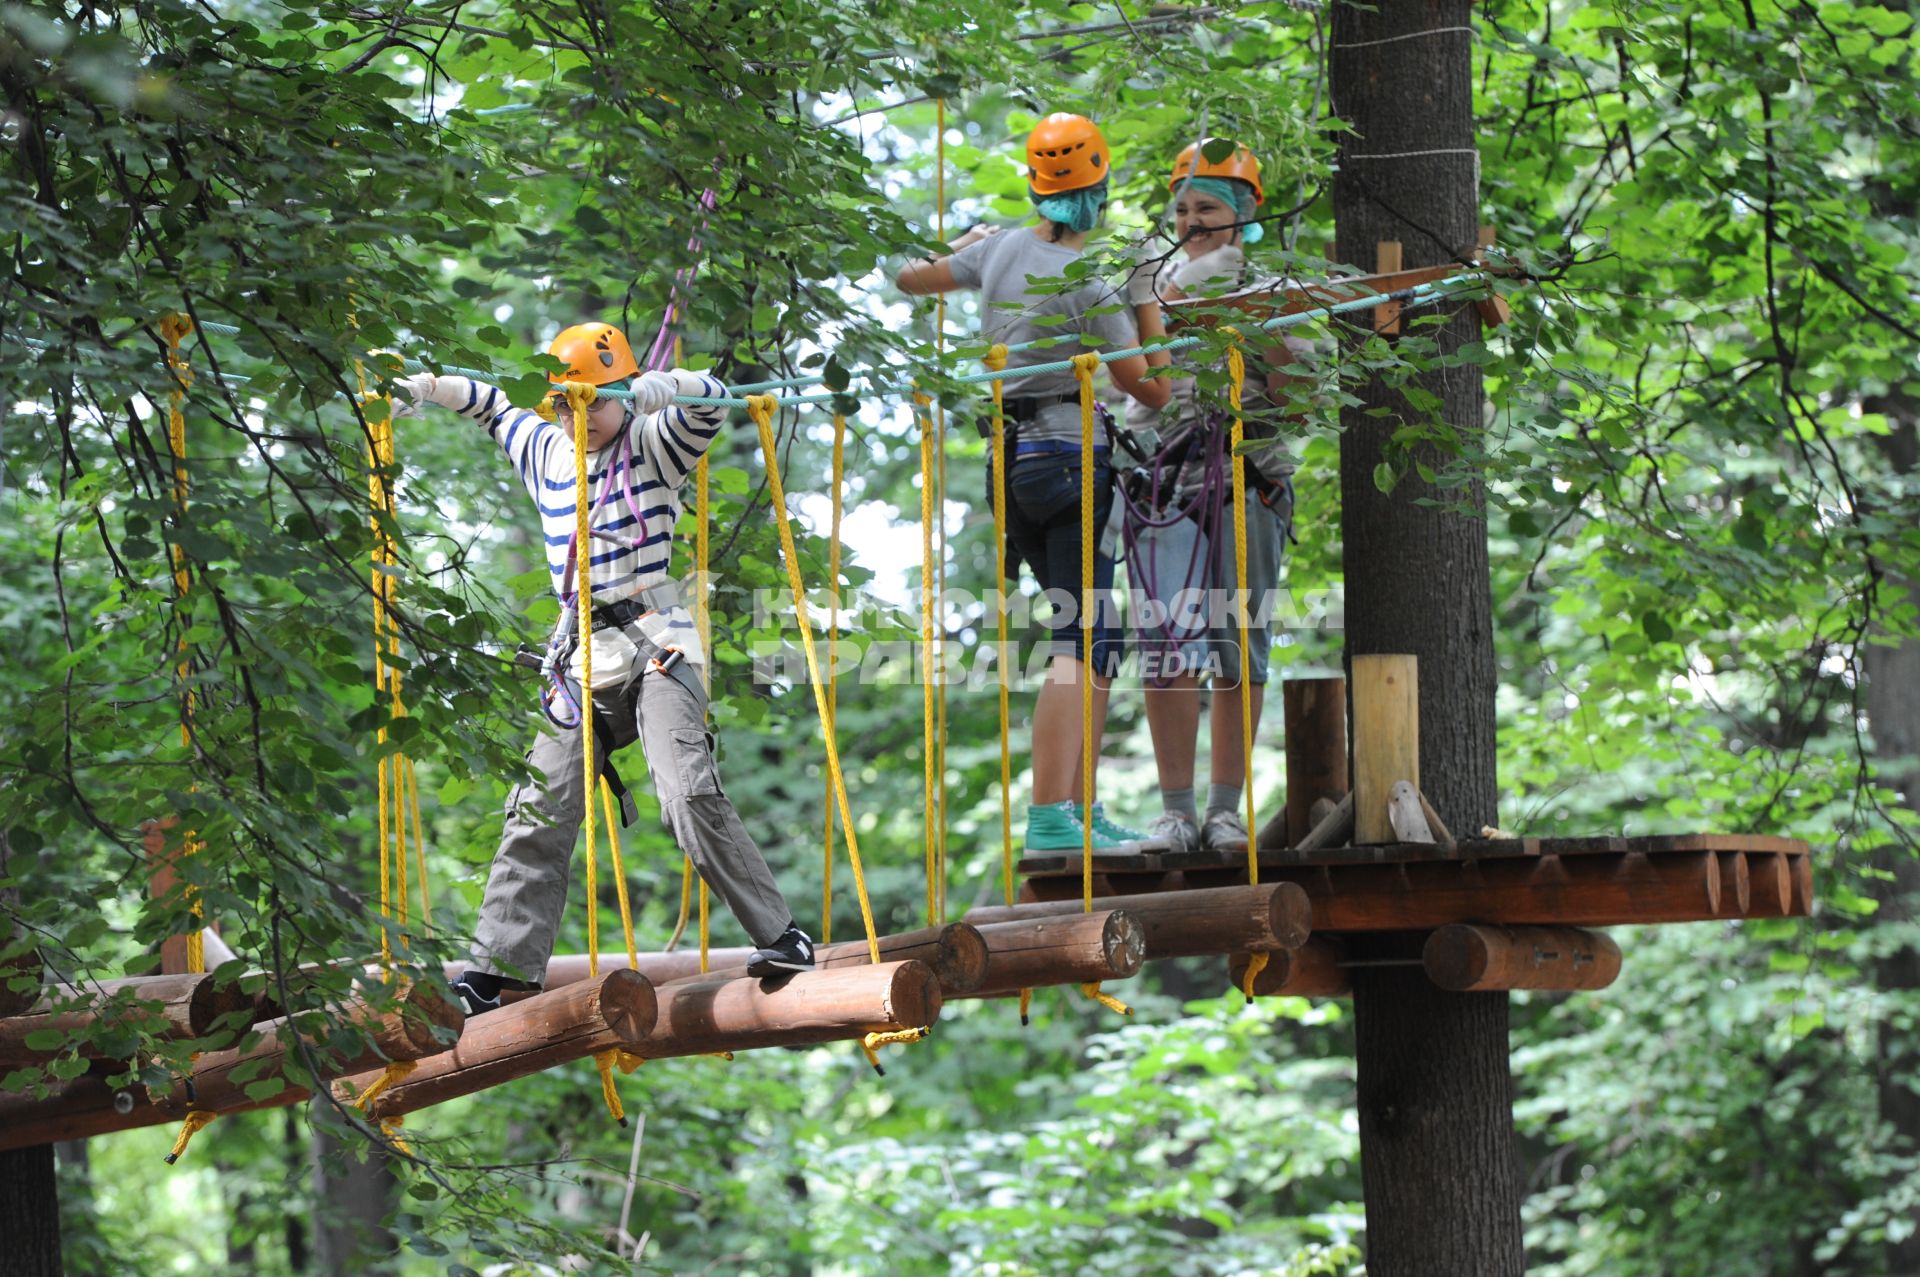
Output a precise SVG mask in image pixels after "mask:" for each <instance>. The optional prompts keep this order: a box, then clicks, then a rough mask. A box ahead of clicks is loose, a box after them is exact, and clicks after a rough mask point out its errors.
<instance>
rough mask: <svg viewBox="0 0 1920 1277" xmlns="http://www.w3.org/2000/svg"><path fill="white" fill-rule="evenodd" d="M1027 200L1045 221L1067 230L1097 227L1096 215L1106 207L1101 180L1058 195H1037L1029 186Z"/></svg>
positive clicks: (1105, 194) (1105, 190) (1098, 220)
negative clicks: (1055, 223) (1030, 201)
mask: <svg viewBox="0 0 1920 1277" xmlns="http://www.w3.org/2000/svg"><path fill="white" fill-rule="evenodd" d="M1027 198H1029V199H1031V200H1032V201H1033V207H1034V210H1035V211H1036V212H1038V213H1039V214H1040V216H1042V217H1044V218H1046V219H1047V220H1048V221H1049V222H1058V223H1060V225H1062V226H1064V227H1066V228H1067V229H1068V230H1070V231H1090V230H1092V229H1093V228H1094V227H1095V226H1098V225H1099V224H1100V214H1101V213H1102V212H1103V211H1105V209H1106V207H1107V184H1106V182H1105V181H1104V180H1103V181H1101V182H1099V183H1098V184H1096V185H1093V186H1083V187H1081V188H1080V189H1079V190H1077V191H1063V192H1061V193H1060V194H1058V195H1041V194H1039V193H1038V192H1036V191H1035V190H1034V189H1033V188H1032V187H1031V186H1029V187H1028V188H1027Z"/></svg>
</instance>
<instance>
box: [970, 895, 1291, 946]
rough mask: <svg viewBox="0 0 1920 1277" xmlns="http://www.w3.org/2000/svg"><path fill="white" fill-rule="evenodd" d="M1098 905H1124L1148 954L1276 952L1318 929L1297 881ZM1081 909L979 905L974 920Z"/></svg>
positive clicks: (1073, 903)
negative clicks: (1138, 925) (1314, 925)
mask: <svg viewBox="0 0 1920 1277" xmlns="http://www.w3.org/2000/svg"><path fill="white" fill-rule="evenodd" d="M1093 907H1094V909H1095V910H1096V911H1099V910H1107V909H1119V910H1123V911H1124V912H1126V913H1127V914H1129V915H1130V916H1132V917H1133V918H1134V920H1135V921H1137V922H1138V923H1139V924H1140V932H1141V938H1142V940H1143V941H1144V942H1145V944H1146V960H1147V961H1149V962H1153V961H1157V960H1159V959H1162V958H1190V957H1195V956H1198V955H1201V954H1212V953H1252V952H1256V951H1257V952H1261V953H1270V952H1272V951H1274V950H1276V949H1297V948H1299V947H1300V946H1301V945H1302V944H1305V943H1306V940H1307V934H1308V932H1310V931H1311V930H1312V929H1313V906H1312V904H1310V903H1309V902H1308V900H1307V893H1306V892H1305V891H1303V890H1301V888H1300V887H1299V886H1298V885H1297V884H1294V883H1291V882H1263V883H1261V884H1260V885H1259V886H1257V887H1213V888H1209V889H1208V890H1205V891H1164V892H1158V893H1154V894H1143V895H1130V896H1105V897H1102V898H1100V899H1097V900H1095V901H1094V902H1093ZM1079 910H1080V900H1079V898H1078V897H1075V898H1074V899H1072V900H1057V901H1051V902H1047V903H1039V904H1025V905H998V906H995V907H992V908H987V909H975V910H973V911H972V912H971V913H969V914H968V915H967V920H968V921H969V922H972V923H975V924H976V925H979V926H983V927H984V926H992V925H997V924H999V923H1005V922H1018V921H1023V920H1025V919H1028V918H1038V917H1050V916H1051V917H1058V916H1060V915H1063V914H1071V913H1076V912H1078V911H1079Z"/></svg>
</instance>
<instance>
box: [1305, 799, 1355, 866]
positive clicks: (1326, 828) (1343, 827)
mask: <svg viewBox="0 0 1920 1277" xmlns="http://www.w3.org/2000/svg"><path fill="white" fill-rule="evenodd" d="M1352 836H1353V795H1352V794H1342V795H1340V801H1339V802H1337V803H1335V804H1334V805H1333V809H1332V810H1331V811H1328V812H1327V813H1326V814H1325V815H1324V816H1322V817H1321V818H1320V819H1319V820H1317V821H1315V822H1314V825H1313V828H1311V829H1309V830H1307V832H1306V833H1305V834H1304V835H1302V836H1301V838H1300V840H1299V841H1298V842H1297V843H1295V844H1294V847H1293V850H1294V851H1297V852H1300V853H1302V854H1305V853H1307V852H1313V851H1319V850H1321V849H1322V848H1325V847H1331V846H1333V845H1334V844H1336V843H1340V842H1345V841H1346V840H1347V839H1348V838H1351V837H1352Z"/></svg>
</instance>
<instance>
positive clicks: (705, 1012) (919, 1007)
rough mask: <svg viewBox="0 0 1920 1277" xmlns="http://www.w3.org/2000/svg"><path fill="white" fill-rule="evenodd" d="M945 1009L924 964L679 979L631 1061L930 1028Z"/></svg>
mask: <svg viewBox="0 0 1920 1277" xmlns="http://www.w3.org/2000/svg"><path fill="white" fill-rule="evenodd" d="M943 1002H944V997H943V995H942V994H941V992H940V981H939V979H938V977H936V976H935V975H934V972H933V968H932V967H930V966H928V965H927V964H926V963H924V962H883V963H881V964H880V965H878V966H875V965H874V964H873V963H871V962H868V963H861V964H859V965H855V966H844V967H834V968H832V969H830V970H825V971H806V972H800V973H798V974H795V975H790V976H777V977H772V978H769V979H764V980H754V979H744V978H743V979H724V978H716V977H713V976H706V977H703V978H700V979H695V980H677V981H675V982H674V983H672V984H664V985H661V986H660V1019H659V1022H658V1023H657V1024H656V1025H655V1026H654V1029H653V1032H652V1033H649V1034H648V1035H647V1037H646V1040H645V1041H644V1042H642V1043H641V1044H640V1045H639V1047H638V1048H636V1049H635V1051H634V1054H635V1055H640V1056H644V1057H645V1058H647V1059H650V1060H664V1059H669V1058H672V1057H676V1056H684V1055H704V1054H707V1053H709V1052H713V1051H747V1050H754V1049H757V1048H761V1047H786V1046H818V1045H820V1044H821V1043H824V1042H844V1041H849V1040H852V1039H857V1038H860V1037H863V1036H864V1035H866V1034H868V1033H891V1032H898V1031H900V1030H903V1029H925V1028H931V1027H932V1026H933V1025H934V1024H935V1023H937V1022H938V1021H939V1019H940V1009H941V1006H942V1004H943Z"/></svg>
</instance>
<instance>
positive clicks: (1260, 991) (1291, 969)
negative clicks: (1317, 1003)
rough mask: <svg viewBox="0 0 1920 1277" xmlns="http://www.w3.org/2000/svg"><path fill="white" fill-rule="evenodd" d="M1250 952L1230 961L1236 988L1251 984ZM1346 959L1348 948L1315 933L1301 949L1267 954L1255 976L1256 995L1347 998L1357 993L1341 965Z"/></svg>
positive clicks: (1229, 966)
mask: <svg viewBox="0 0 1920 1277" xmlns="http://www.w3.org/2000/svg"><path fill="white" fill-rule="evenodd" d="M1252 960H1253V959H1252V956H1251V955H1249V954H1237V955H1235V956H1234V957H1233V958H1231V959H1230V960H1229V961H1228V963H1227V978H1228V980H1229V981H1230V982H1231V983H1232V985H1233V987H1234V988H1236V989H1245V988H1246V986H1247V967H1248V965H1249V964H1250V963H1251V962H1252ZM1345 961H1346V947H1345V946H1344V945H1342V944H1341V943H1340V942H1339V941H1338V940H1335V939H1333V938H1332V937H1330V936H1314V937H1313V938H1311V939H1310V940H1308V941H1307V942H1306V943H1305V944H1303V945H1301V946H1300V947H1299V948H1298V949H1282V950H1281V951H1280V952H1278V953H1270V954H1268V955H1267V965H1266V966H1265V967H1263V968H1262V969H1261V971H1260V974H1259V975H1257V976H1255V977H1254V980H1253V994H1254V996H1255V997H1258V998H1274V997H1282V996H1288V997H1300V998H1346V997H1351V996H1352V995H1353V982H1352V981H1351V980H1349V979H1348V977H1347V972H1346V969H1345V968H1343V967H1342V966H1341V965H1340V964H1341V963H1343V962H1345Z"/></svg>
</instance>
